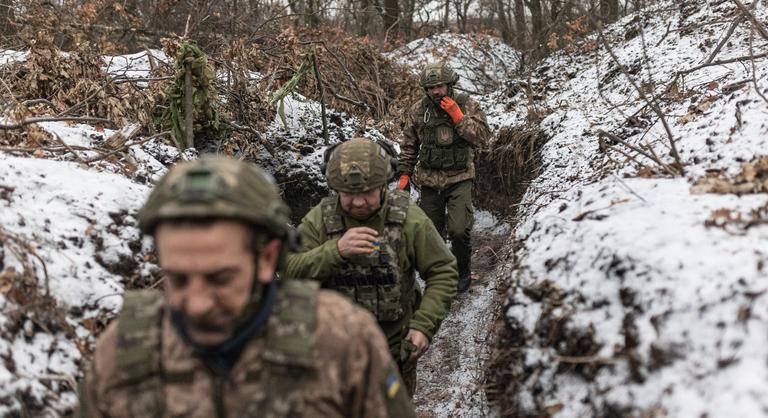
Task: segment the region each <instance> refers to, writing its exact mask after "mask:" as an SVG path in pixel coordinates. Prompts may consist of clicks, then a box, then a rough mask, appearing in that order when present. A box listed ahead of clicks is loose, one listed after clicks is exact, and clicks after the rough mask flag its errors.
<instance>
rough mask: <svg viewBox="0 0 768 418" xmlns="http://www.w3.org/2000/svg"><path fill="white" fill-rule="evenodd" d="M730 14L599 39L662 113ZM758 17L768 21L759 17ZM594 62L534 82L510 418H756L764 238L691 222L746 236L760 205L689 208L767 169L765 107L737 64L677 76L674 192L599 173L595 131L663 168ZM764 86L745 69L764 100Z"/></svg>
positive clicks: (742, 33) (634, 170)
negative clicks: (726, 218) (537, 137)
mask: <svg viewBox="0 0 768 418" xmlns="http://www.w3.org/2000/svg"><path fill="white" fill-rule="evenodd" d="M733 7H734V6H733V4H732V3H730V2H706V1H691V0H689V1H682V2H667V3H663V4H661V5H658V6H656V8H655V9H653V10H647V11H644V12H642V13H639V14H637V15H633V16H629V17H627V18H625V19H624V20H622V21H621V22H619V23H618V24H616V25H614V26H613V27H611V28H610V29H609V30H608V31H607V35H608V37H609V38H610V39H613V40H619V42H617V43H616V45H615V46H614V49H615V54H616V55H617V56H618V58H619V60H620V61H621V62H622V64H624V65H625V66H626V67H627V68H630V69H631V73H632V76H633V77H634V79H636V80H637V81H638V84H643V85H645V86H646V88H653V89H655V90H654V91H653V92H652V93H653V94H656V95H660V97H661V95H663V94H664V89H666V88H667V87H668V86H669V83H670V82H671V81H672V79H673V78H674V75H675V73H676V72H677V71H680V70H683V69H686V68H692V67H695V66H696V65H698V64H699V63H700V62H702V61H704V60H705V59H706V58H707V56H708V55H709V53H711V51H712V49H713V48H714V46H715V45H716V44H717V40H718V36H719V35H720V34H722V33H724V32H725V29H726V28H727V26H728V25H729V24H730V22H729V21H728V19H723V16H732V15H733ZM757 15H758V18H759V19H760V20H762V21H765V20H766V17H768V13H766V10H765V8H762V7H759V8H758V9H757ZM633 34H634V35H633ZM748 36H749V28H748V26H747V25H742V26H741V27H740V28H739V29H738V30H737V31H736V34H735V35H734V38H733V39H732V41H731V42H730V44H729V45H727V46H726V47H725V48H724V49H723V51H722V52H721V55H720V57H718V59H728V58H731V57H739V56H745V55H747V56H748V55H749V50H748V45H749V42H748ZM625 39H628V40H626V41H625ZM754 45H755V46H754V47H755V50H757V51H761V50H764V47H765V42H764V41H763V40H761V39H759V38H755V40H754ZM597 53H598V54H599V58H597V59H596V58H595V56H594V55H592V56H589V54H588V53H583V54H581V53H580V54H578V55H576V56H571V57H565V56H558V57H554V58H552V59H551V60H550V62H549V63H547V64H548V65H547V66H546V67H544V68H545V70H543V71H542V73H541V74H539V75H540V76H541V77H544V78H549V79H550V80H551V81H552V83H555V84H557V85H558V92H557V93H556V94H555V95H553V96H551V97H550V100H549V102H550V107H551V108H552V109H553V110H554V113H553V114H552V115H550V116H549V117H548V118H547V119H546V120H545V121H544V122H543V124H542V127H543V128H544V129H545V130H546V131H547V132H548V134H550V135H551V136H552V139H551V140H550V142H549V143H548V144H547V145H546V146H545V148H544V152H543V160H544V168H543V172H542V174H541V176H540V177H539V178H538V179H537V180H536V181H535V182H534V183H533V184H532V186H531V188H530V189H529V191H528V193H527V194H526V197H525V198H524V200H523V206H522V207H523V209H522V212H521V217H522V221H521V223H520V224H519V226H518V228H517V236H518V238H522V239H524V240H525V246H524V248H523V249H522V250H521V251H520V252H519V254H518V256H519V260H520V262H521V266H522V267H521V269H520V270H519V271H517V272H516V273H515V277H514V280H513V281H514V283H513V288H512V290H511V296H510V304H509V307H508V308H509V309H508V312H507V315H508V323H509V324H510V325H511V328H512V329H513V332H514V333H516V334H515V335H516V336H517V338H518V339H519V340H518V343H519V341H523V347H524V350H523V352H522V355H521V356H519V357H517V358H516V359H511V360H510V361H511V362H512V363H513V364H510V365H509V367H510V370H512V371H513V372H514V373H513V374H515V373H516V374H515V375H516V376H517V379H513V381H512V382H511V385H512V386H514V390H512V389H510V391H509V392H508V398H507V399H506V402H507V403H508V405H506V406H507V407H510V406H511V407H513V408H514V409H513V410H514V414H515V416H539V415H537V414H539V413H541V411H542V410H546V411H548V412H549V413H552V414H555V416H557V417H583V416H593V417H605V416H637V414H640V413H646V414H651V415H648V416H674V417H702V416H707V417H735V416H738V417H756V416H765V415H766V413H767V412H766V411H768V400H767V399H766V397H765V396H764V394H765V393H766V391H767V390H768V345H767V344H766V341H768V327H766V320H767V319H768V306H767V305H766V302H767V301H768V299H766V295H765V294H766V291H768V280H767V279H768V275H767V274H766V268H765V265H766V262H768V244H766V243H768V227H767V226H766V225H765V224H757V225H755V226H753V227H750V228H747V229H745V228H739V227H729V228H725V229H723V228H716V227H707V226H705V222H706V221H707V220H708V219H709V218H710V217H711V215H712V213H713V211H715V210H718V209H721V208H727V209H730V210H732V211H733V212H734V213H738V214H741V216H742V217H743V219H748V218H749V217H750V216H753V215H752V214H751V213H752V211H753V210H755V209H758V208H760V207H764V206H765V205H766V201H767V200H768V198H767V197H766V195H765V194H754V195H744V196H736V195H711V194H705V195H693V194H691V193H690V186H691V182H692V180H693V179H695V178H698V177H699V176H702V175H704V174H706V173H707V170H713V169H714V170H720V171H722V172H723V173H725V174H727V175H734V174H736V173H738V172H739V171H740V163H741V162H744V161H750V160H752V159H753V158H754V157H756V156H758V155H761V154H762V155H765V154H768V140H766V133H767V131H768V127H767V126H766V123H765V120H766V118H765V116H766V113H768V104H767V103H766V102H765V101H763V100H762V99H761V98H760V97H759V96H758V94H757V93H756V92H755V90H754V88H753V87H752V86H751V84H750V83H744V82H743V80H751V77H752V75H751V68H750V66H749V64H748V63H747V64H746V65H744V64H740V63H736V64H732V65H721V66H713V67H708V68H704V69H701V70H698V71H696V72H693V73H691V74H689V75H688V76H687V77H686V78H685V82H684V84H683V83H682V82H681V84H680V86H679V88H680V89H681V91H682V92H683V94H682V95H680V97H666V98H665V99H664V100H663V102H662V107H663V109H664V111H665V113H666V114H667V115H668V116H667V118H668V119H669V121H670V124H671V127H672V130H673V133H674V135H675V137H676V138H677V145H678V147H679V148H680V153H681V158H682V160H683V162H684V163H685V164H686V169H687V177H686V178H676V179H673V178H668V177H667V178H664V176H659V175H656V176H654V175H651V177H652V178H644V176H640V175H639V174H640V173H642V171H641V170H639V167H637V166H635V165H633V164H632V163H623V164H615V163H614V162H615V161H617V160H623V158H621V156H620V154H619V153H617V152H616V151H615V148H617V147H620V145H618V144H614V145H612V148H609V149H608V150H607V152H608V154H607V155H610V156H611V157H612V158H611V159H609V158H608V157H607V156H606V153H604V152H601V151H600V147H599V143H598V142H599V141H598V135H597V131H598V129H602V130H604V131H608V132H613V133H615V134H617V135H619V136H620V137H621V138H623V139H625V140H626V141H628V142H630V143H634V144H639V143H647V144H649V145H650V146H651V147H653V148H654V150H655V152H656V153H657V154H658V155H660V156H662V158H665V159H666V160H667V161H670V157H669V149H668V146H667V145H666V144H667V143H668V141H667V139H666V134H665V133H664V131H663V129H662V127H661V124H660V123H659V121H658V120H657V118H656V117H655V116H654V115H653V114H651V113H650V112H643V111H641V110H642V109H641V108H643V107H644V103H642V102H641V101H639V100H636V99H637V93H636V92H635V91H634V89H633V88H632V87H631V86H630V85H629V83H628V82H627V79H626V77H625V76H624V75H623V74H622V72H621V71H618V67H617V66H616V64H615V63H613V62H612V60H611V59H610V57H609V55H608V54H607V52H606V51H605V50H604V49H600V50H598V51H597ZM596 62H597V64H595V63H596ZM766 76H768V68H766V66H765V61H758V65H757V75H756V78H757V80H759V81H758V83H759V88H760V89H761V90H763V91H764V90H765V89H766V87H768V82H766V81H764V79H765V78H766ZM598 80H600V82H599V83H598ZM651 82H653V84H651ZM738 82H742V83H741V84H740V86H741V87H739V84H737V85H736V87H735V88H732V87H731V86H732V85H733V84H734V83H738ZM676 88H677V87H676ZM702 103H706V105H702ZM629 115H639V116H637V117H635V118H634V119H632V120H630V119H629V118H628V116H629ZM635 122H639V123H640V127H638V126H637V124H636V123H635ZM622 150H623V151H625V152H627V150H626V149H622ZM638 159H640V160H642V161H643V162H644V164H645V165H647V166H649V167H653V166H654V164H653V163H652V162H650V161H649V160H647V159H643V158H642V157H638ZM645 177H647V174H646V175H645ZM512 386H510V387H512Z"/></svg>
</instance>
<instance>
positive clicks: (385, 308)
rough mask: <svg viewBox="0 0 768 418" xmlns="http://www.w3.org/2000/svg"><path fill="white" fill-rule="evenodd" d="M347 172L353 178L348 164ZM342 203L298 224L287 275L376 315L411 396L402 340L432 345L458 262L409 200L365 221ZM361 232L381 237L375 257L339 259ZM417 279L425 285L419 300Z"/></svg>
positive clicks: (388, 204)
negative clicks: (414, 338)
mask: <svg viewBox="0 0 768 418" xmlns="http://www.w3.org/2000/svg"><path fill="white" fill-rule="evenodd" d="M364 142H370V141H364ZM350 145H353V146H351V147H347V148H345V149H342V150H341V151H340V154H342V156H343V155H344V153H346V152H350V153H352V151H354V144H350ZM363 145H365V144H363ZM345 158H346V157H344V158H342V160H343V161H342V164H341V166H342V167H345V166H347V164H346V163H347V162H348V161H357V160H362V161H363V163H364V164H362V165H367V164H368V163H367V162H366V161H365V160H366V159H365V158H360V157H355V158H351V159H350V160H346V159H345ZM347 168H349V169H350V170H352V171H354V165H353V164H349V165H348V167H347ZM329 170H338V167H331V168H329ZM392 170H394V168H393V169H392ZM339 199H340V198H339V196H337V195H332V196H330V197H327V198H325V199H324V200H323V201H322V202H321V203H320V204H319V205H317V206H315V207H314V208H313V209H312V210H310V212H309V213H308V214H307V215H306V216H305V217H304V218H303V219H302V223H301V226H300V227H299V230H300V232H301V236H302V245H303V248H302V249H301V251H300V252H298V253H295V254H289V255H288V263H287V268H286V271H287V273H288V274H289V275H290V276H292V277H302V278H308V279H314V280H319V281H320V282H321V283H322V286H323V287H326V288H330V289H334V290H337V291H339V292H341V293H342V294H344V295H346V296H347V297H349V298H350V299H352V300H354V301H355V302H356V303H358V304H359V305H361V306H363V307H365V308H366V309H367V310H369V311H370V312H371V313H373V315H374V316H375V317H376V318H377V319H378V322H379V325H380V326H381V328H382V329H383V330H384V334H385V335H386V337H387V340H388V342H389V347H390V350H391V352H392V355H393V357H394V358H395V359H396V360H399V363H400V365H401V370H402V374H403V379H404V380H405V383H406V386H407V387H408V388H409V390H410V391H411V393H413V390H414V389H415V380H416V370H415V366H416V365H415V364H411V363H413V362H410V363H408V362H406V360H407V358H408V356H409V354H410V350H411V348H412V347H410V346H409V344H408V342H407V341H405V340H404V338H405V336H406V334H407V333H408V330H410V329H413V330H417V331H420V332H421V333H423V334H424V335H425V336H426V337H427V338H428V339H430V340H431V339H432V337H433V336H434V335H435V333H436V332H437V330H438V328H439V327H440V323H441V322H442V321H443V319H444V318H445V317H446V315H447V314H448V310H449V308H450V304H451V301H452V299H453V298H454V297H455V295H456V283H457V281H458V273H457V270H456V261H455V258H454V257H453V255H452V254H451V252H450V251H449V250H448V248H447V247H446V246H445V244H444V243H443V241H442V238H441V237H440V235H439V234H438V233H437V230H436V229H435V227H434V226H433V225H432V222H431V221H430V220H429V218H427V216H426V215H425V214H424V212H423V211H422V210H421V209H419V207H418V206H416V205H415V204H414V203H413V202H411V201H410V199H409V198H408V195H407V194H406V193H404V192H401V191H394V192H393V191H387V192H384V194H383V196H382V206H381V208H380V209H379V210H378V211H377V212H376V213H375V214H373V215H372V216H371V217H370V218H368V219H366V220H365V221H360V220H357V219H354V218H353V217H351V216H349V215H348V214H347V213H345V212H344V211H343V210H342V209H341V205H340V202H339ZM362 226H365V227H368V228H371V229H373V230H375V231H377V232H378V237H377V239H378V243H377V244H378V246H377V247H376V248H375V251H374V252H373V253H372V254H370V255H367V256H355V257H352V258H350V259H344V258H342V257H341V254H340V253H339V248H338V242H339V239H340V237H341V236H342V235H344V233H345V232H346V231H347V230H348V229H350V228H355V227H362ZM416 272H418V273H419V275H420V277H421V278H422V279H423V280H424V281H425V283H426V288H425V290H424V294H423V296H422V294H421V290H420V289H419V286H418V284H417V283H416V279H415V273H416Z"/></svg>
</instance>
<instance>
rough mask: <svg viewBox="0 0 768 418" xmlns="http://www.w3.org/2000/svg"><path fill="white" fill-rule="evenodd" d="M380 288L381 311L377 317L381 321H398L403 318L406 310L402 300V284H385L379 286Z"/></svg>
mask: <svg viewBox="0 0 768 418" xmlns="http://www.w3.org/2000/svg"><path fill="white" fill-rule="evenodd" d="M377 287H378V289H379V295H378V296H379V298H378V299H379V311H378V314H377V315H376V316H377V319H378V320H379V321H397V320H398V319H400V318H402V317H403V315H404V314H405V312H404V311H403V304H402V303H401V301H400V297H401V294H400V292H401V291H400V285H399V284H385V285H379V286H377Z"/></svg>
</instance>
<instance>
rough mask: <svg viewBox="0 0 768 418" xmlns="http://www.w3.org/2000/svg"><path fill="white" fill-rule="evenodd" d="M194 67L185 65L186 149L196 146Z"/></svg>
mask: <svg viewBox="0 0 768 418" xmlns="http://www.w3.org/2000/svg"><path fill="white" fill-rule="evenodd" d="M193 94H194V89H193V88H192V66H191V65H190V64H189V63H186V64H184V147H185V148H189V147H192V146H194V141H195V139H194V138H195V137H194V132H193V130H194V122H195V121H194V101H193V97H192V95H193Z"/></svg>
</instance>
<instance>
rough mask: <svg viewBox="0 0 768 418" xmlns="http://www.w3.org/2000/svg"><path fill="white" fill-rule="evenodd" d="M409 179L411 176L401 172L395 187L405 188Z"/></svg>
mask: <svg viewBox="0 0 768 418" xmlns="http://www.w3.org/2000/svg"><path fill="white" fill-rule="evenodd" d="M410 181H411V176H409V175H408V174H403V175H401V176H400V182H399V183H397V188H398V189H400V190H405V189H406V188H407V187H408V183H410Z"/></svg>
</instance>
